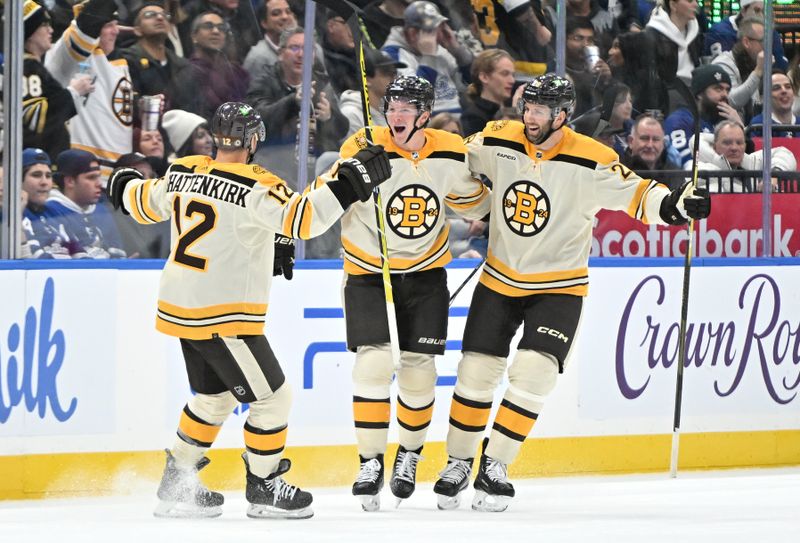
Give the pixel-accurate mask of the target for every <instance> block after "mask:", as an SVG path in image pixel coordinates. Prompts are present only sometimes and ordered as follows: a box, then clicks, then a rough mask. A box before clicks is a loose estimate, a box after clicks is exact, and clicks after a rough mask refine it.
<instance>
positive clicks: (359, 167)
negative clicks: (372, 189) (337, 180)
mask: <svg viewBox="0 0 800 543" xmlns="http://www.w3.org/2000/svg"><path fill="white" fill-rule="evenodd" d="M342 162H346V163H348V164H352V165H353V166H355V167H356V170H358V173H360V174H361V179H362V180H363V181H364V184H365V185H369V184H371V183H372V179H370V177H369V174H368V173H367V168H366V167H365V166H364V164H362V163H361V161H360V160H356V159H355V158H347V159H345V160H343V161H342Z"/></svg>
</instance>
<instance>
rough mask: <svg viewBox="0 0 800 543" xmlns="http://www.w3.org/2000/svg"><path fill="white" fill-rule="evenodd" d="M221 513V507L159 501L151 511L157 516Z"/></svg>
mask: <svg viewBox="0 0 800 543" xmlns="http://www.w3.org/2000/svg"><path fill="white" fill-rule="evenodd" d="M221 514H222V507H199V506H197V505H195V504H191V503H183V502H168V501H160V502H158V505H157V506H156V509H155V511H153V516H154V517H157V518H214V517H218V516H220V515H221Z"/></svg>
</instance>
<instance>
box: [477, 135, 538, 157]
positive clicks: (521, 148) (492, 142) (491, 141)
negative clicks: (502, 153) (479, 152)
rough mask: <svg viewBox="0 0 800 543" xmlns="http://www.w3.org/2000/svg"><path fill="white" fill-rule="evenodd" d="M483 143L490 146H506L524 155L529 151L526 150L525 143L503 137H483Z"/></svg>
mask: <svg viewBox="0 0 800 543" xmlns="http://www.w3.org/2000/svg"><path fill="white" fill-rule="evenodd" d="M483 144H484V145H486V146H490V147H505V148H506V149H511V150H512V151H516V152H517V153H522V154H523V155H527V154H528V153H527V151H525V145H523V144H522V143H520V142H518V141H510V140H504V139H501V138H492V137H486V138H483Z"/></svg>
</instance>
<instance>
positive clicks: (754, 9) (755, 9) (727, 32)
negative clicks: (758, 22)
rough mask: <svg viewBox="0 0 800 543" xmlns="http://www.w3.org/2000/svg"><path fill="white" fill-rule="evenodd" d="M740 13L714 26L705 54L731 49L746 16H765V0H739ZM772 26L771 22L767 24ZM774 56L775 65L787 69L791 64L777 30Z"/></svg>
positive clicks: (707, 38)
mask: <svg viewBox="0 0 800 543" xmlns="http://www.w3.org/2000/svg"><path fill="white" fill-rule="evenodd" d="M739 8H740V10H739V13H737V14H736V15H731V16H730V17H728V18H727V19H723V20H722V21H720V22H718V23H717V24H715V25H714V26H712V27H711V28H710V29H709V31H708V32H706V35H705V44H704V47H703V54H704V55H706V56H710V57H716V56H717V55H719V54H720V53H722V52H723V51H730V50H731V49H733V46H734V45H735V44H736V40H737V36H736V33H737V31H738V30H739V23H740V22H742V19H744V18H745V17H757V18H759V19H763V18H764V2H762V1H761V0H739ZM767 26H768V27H772V26H773V25H772V24H771V23H770V24H768V25H767ZM772 56H773V58H774V59H775V67H776V68H780V69H781V70H785V69H786V68H787V67H788V66H789V60H788V59H787V58H786V54H785V53H784V52H783V43H782V42H781V35H780V34H779V33H778V31H777V30H775V31H773V36H772Z"/></svg>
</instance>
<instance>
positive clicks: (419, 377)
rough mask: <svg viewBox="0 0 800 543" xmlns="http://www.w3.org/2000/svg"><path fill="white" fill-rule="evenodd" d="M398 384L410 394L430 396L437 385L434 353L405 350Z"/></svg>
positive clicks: (401, 356) (399, 370) (398, 371)
mask: <svg viewBox="0 0 800 543" xmlns="http://www.w3.org/2000/svg"><path fill="white" fill-rule="evenodd" d="M397 385H398V386H399V387H400V391H401V393H403V394H405V395H408V396H429V395H431V394H432V393H433V391H434V389H435V387H436V363H435V361H434V355H432V354H422V353H412V352H407V351H403V352H402V353H401V355H400V368H399V369H398V370H397Z"/></svg>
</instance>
